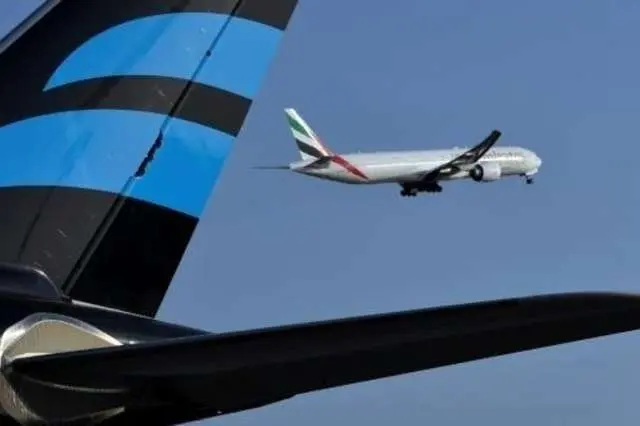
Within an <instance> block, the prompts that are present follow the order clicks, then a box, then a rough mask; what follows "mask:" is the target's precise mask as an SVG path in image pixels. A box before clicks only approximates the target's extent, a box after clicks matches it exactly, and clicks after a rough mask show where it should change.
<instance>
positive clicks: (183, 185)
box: [0, 0, 282, 217]
mask: <svg viewBox="0 0 640 426" xmlns="http://www.w3.org/2000/svg"><path fill="white" fill-rule="evenodd" d="M131 1H135V0H131ZM225 25H226V28H225V31H224V33H223V35H222V37H220V39H219V40H218V36H219V32H220V31H221V29H222V28H223V27H224V26H225ZM281 35H282V32H281V31H280V30H277V29H275V28H272V27H269V26H266V25H263V24H260V23H256V22H253V21H249V20H245V19H242V18H235V17H234V18H230V17H229V16H226V15H219V14H213V13H174V14H166V15H158V16H152V17H146V18H141V19H138V20H135V21H131V22H126V23H124V24H121V25H119V26H117V27H114V28H111V29H108V30H106V31H105V32H103V33H101V34H98V35H97V36H95V37H93V38H92V39H90V40H88V41H87V42H85V43H84V44H83V45H82V46H81V47H80V48H78V49H77V50H76V51H74V52H73V53H72V54H71V55H70V56H69V57H68V58H67V59H66V60H65V61H64V62H63V63H62V64H61V65H60V66H59V67H58V69H57V70H56V72H55V73H54V74H53V75H52V76H51V78H50V80H49V81H48V83H47V84H46V89H51V88H54V87H57V86H61V85H64V84H68V83H72V82H75V81H80V80H85V79H90V78H99V77H108V76H113V75H121V76H135V75H152V76H170V77H177V78H183V79H191V78H193V79H194V80H195V81H197V82H199V83H202V84H206V85H211V86H215V87H218V88H221V89H225V90H227V91H230V92H233V93H236V94H239V95H242V96H245V97H248V98H253V96H255V95H256V92H257V90H258V88H259V86H260V84H261V82H262V80H263V78H264V75H265V73H266V71H267V67H268V66H269V63H270V61H271V59H272V57H273V55H274V54H275V52H276V48H277V47H278V43H279V41H280V37H281ZM214 43H215V49H214V50H213V52H212V53H211V55H210V56H209V57H207V56H206V53H207V51H208V50H209V49H210V48H211V47H212V46H213V45H214ZM208 107H209V108H211V110H210V114H219V113H222V114H224V112H220V108H224V107H225V106H224V105H209V106H208ZM161 132H162V133H163V135H164V138H163V144H162V146H161V147H160V149H159V150H158V151H157V152H156V154H155V156H154V159H153V161H152V162H151V163H150V164H149V166H148V167H147V171H146V173H145V174H144V175H143V176H142V177H139V178H136V179H135V180H134V183H133V184H132V185H131V179H132V176H133V175H134V173H135V172H136V170H137V168H138V166H139V165H140V163H141V162H142V161H143V159H144V158H145V156H146V155H147V152H148V151H149V149H150V148H151V146H152V145H153V143H154V141H155V140H156V138H157V137H158V135H159V134H160V133H161ZM232 142H233V137H232V136H230V135H227V134H224V133H222V132H220V131H217V130H214V129H211V128H208V127H205V126H202V125H199V124H195V123H190V122H186V121H184V120H180V119H176V118H169V117H167V116H164V115H161V114H155V113H148V112H138V111H126V110H101V109H96V110H86V111H71V112H60V113H55V114H49V115H44V116H38V117H33V118H30V119H26V120H23V121H19V122H15V123H11V124H9V125H6V126H4V127H0V150H1V152H2V155H0V187H7V186H34V185H45V186H50V185H53V186H67V187H78V188H87V189H96V190H102V191H109V192H112V193H124V194H125V195H129V196H131V197H134V198H138V199H141V200H145V201H149V202H152V203H155V204H159V205H162V206H165V207H168V208H171V209H174V210H178V211H181V212H183V213H186V214H189V215H192V216H195V217H199V216H200V214H201V213H202V211H203V209H204V206H205V203H206V201H207V199H208V196H209V194H210V192H211V190H212V189H213V186H214V185H215V183H216V180H217V179H218V177H219V174H220V171H221V169H222V166H223V164H224V161H225V159H226V157H227V156H228V154H229V152H230V150H231V145H232Z"/></svg>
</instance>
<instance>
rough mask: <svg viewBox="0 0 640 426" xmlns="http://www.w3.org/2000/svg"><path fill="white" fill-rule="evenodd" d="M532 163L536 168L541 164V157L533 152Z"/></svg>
mask: <svg viewBox="0 0 640 426" xmlns="http://www.w3.org/2000/svg"><path fill="white" fill-rule="evenodd" d="M533 164H535V166H536V169H538V168H540V166H541V165H542V159H541V158H540V157H538V156H537V155H536V154H533Z"/></svg>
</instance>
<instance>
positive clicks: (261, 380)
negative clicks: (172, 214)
mask: <svg viewBox="0 0 640 426" xmlns="http://www.w3.org/2000/svg"><path fill="white" fill-rule="evenodd" d="M639 327H640V298H639V297H638V296H631V295H624V294H609V293H576V294H557V295H545V296H534V297H523V298H514V299H504V300H497V301H489V302H477V303H471V304H463V305H455V306H447V307H437V308H429V309H421V310H414V311H405V312H398V313H392V314H383V315H373V316H364V317H354V318H347V319H340V320H333V321H324V322H317V323H308V324H298V325H293V326H286V327H276V328H267V329H259V330H251V331H246V332H234V333H225V334H220V335H212V336H206V337H196V338H184V339H178V340H170V341H165V342H158V343H150V344H140V345H130V346H121V347H114V348H108V349H95V350H87V351H82V352H73V353H60V354H55V355H45V356H37V357H33V358H26V359H19V360H16V361H14V362H13V363H12V364H11V365H10V366H9V367H6V368H7V369H8V371H7V373H8V375H9V378H10V380H12V381H13V380H21V381H23V382H30V383H38V384H41V385H42V386H44V387H47V386H50V387H51V388H52V389H53V387H55V386H57V387H59V386H62V387H61V388H65V387H69V386H70V387H74V388H78V387H79V388H87V389H91V388H100V389H103V390H104V389H112V390H117V389H120V390H124V391H125V392H126V394H125V395H126V398H127V399H130V401H131V403H134V405H135V403H139V401H140V400H144V401H145V404H152V405H157V406H158V411H157V412H158V413H162V418H158V419H155V418H153V419H149V418H148V417H147V419H148V421H150V422H151V423H153V424H170V423H163V421H166V420H167V419H170V418H172V419H188V420H194V419H197V418H200V417H201V416H205V415H206V416H211V415H214V414H215V413H217V412H218V411H219V412H221V413H228V412H232V411H236V410H238V409H246V408H250V407H254V406H260V405H264V404H267V403H271V402H275V401H278V400H282V399H286V398H288V397H291V396H294V395H296V394H300V393H305V392H310V391H315V390H320V389H325V388H331V387H335V386H342V385H347V384H351V383H357V382H363V381H368V380H373V379H379V378H383V377H389V376H394V375H398V374H405V373H411V372H416V371H421V370H427V369H432V368H436V367H441V366H446V365H452V364H457V363H462V362H467V361H472V360H477V359H482V358H489V357H495V356H499V355H504V354H511V353H515V352H520V351H526V350H531V349H536V348H541V347H545V346H551V345H557V344H561V343H567V342H572V341H577V340H582V339H588V338H593V337H598V336H604V335H608V334H613V333H620V332H626V331H630V330H635V329H637V328H639ZM143 397H144V398H143ZM123 398H124V397H123ZM129 411H130V413H135V409H133V410H129ZM212 413H213V414H212ZM131 415H132V416H133V414H131ZM159 416H160V414H159ZM185 421H186V420H185Z"/></svg>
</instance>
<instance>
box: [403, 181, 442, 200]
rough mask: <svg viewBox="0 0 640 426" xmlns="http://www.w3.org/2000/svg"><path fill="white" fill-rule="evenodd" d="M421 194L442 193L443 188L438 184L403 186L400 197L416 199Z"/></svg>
mask: <svg viewBox="0 0 640 426" xmlns="http://www.w3.org/2000/svg"><path fill="white" fill-rule="evenodd" d="M419 192H442V187H441V186H440V185H438V184H437V183H429V184H422V185H419V186H416V185H407V184H405V185H402V191H400V195H402V196H403V197H415V196H416V195H418V193H419Z"/></svg>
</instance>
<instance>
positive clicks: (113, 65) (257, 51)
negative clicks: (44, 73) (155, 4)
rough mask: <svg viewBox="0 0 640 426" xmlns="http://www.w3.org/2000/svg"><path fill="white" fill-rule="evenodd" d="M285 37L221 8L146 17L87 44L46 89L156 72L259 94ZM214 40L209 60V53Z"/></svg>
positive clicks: (119, 26)
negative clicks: (102, 78) (210, 11)
mask: <svg viewBox="0 0 640 426" xmlns="http://www.w3.org/2000/svg"><path fill="white" fill-rule="evenodd" d="M131 1H135V0H131ZM225 25H226V27H225ZM223 28H224V32H223V33H222V36H220V32H221V31H222V29H223ZM281 36H282V31H280V30H278V29H275V28H273V27H270V26H267V25H264V24H261V23H258V22H254V21H251V20H247V19H243V18H238V17H233V18H231V17H230V16H229V15H220V14H215V13H203V12H183V13H172V14H163V15H157V16H150V17H145V18H140V19H137V20H134V21H129V22H125V23H123V24H120V25H118V26H115V27H112V28H110V29H108V30H106V31H104V32H102V33H100V34H98V35H97V36H95V37H93V38H91V39H89V40H88V41H86V42H85V43H84V44H82V45H81V46H80V47H79V48H78V49H76V50H75V51H74V52H73V53H71V54H70V55H69V57H68V58H67V59H66V60H65V61H64V62H63V63H62V64H61V65H60V66H59V67H58V69H57V70H56V71H55V72H54V73H53V75H52V76H51V78H50V79H49V81H48V82H47V84H46V86H45V90H48V89H51V88H54V87H57V86H61V85H63V84H68V83H73V82H76V81H81V80H86V79H90V78H99V77H109V76H114V75H117V76H133V75H154V76H165V77H175V78H181V79H186V80H190V79H192V78H193V79H194V80H195V81H196V82H198V83H202V84H206V85H210V86H215V87H218V88H221V89H224V90H227V91H229V92H232V93H236V94H239V95H242V96H245V97H247V98H253V97H254V96H255V94H256V92H257V90H258V88H259V87H260V83H261V82H262V79H263V77H264V74H265V73H266V71H267V67H268V65H269V63H270V61H271V59H272V58H273V56H274V54H275V52H276V49H277V47H278V43H279V42H280V38H281ZM214 45H215V49H213V51H212V53H211V57H210V58H209V59H208V60H207V58H206V57H205V54H206V53H207V51H208V50H210V49H211V48H212V47H213V46H214ZM105 55H107V56H108V58H109V60H108V61H106V60H104V58H105ZM205 61H206V64H205V65H204V66H203V67H202V69H200V67H201V66H202V64H203V63H204V62H205Z"/></svg>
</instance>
